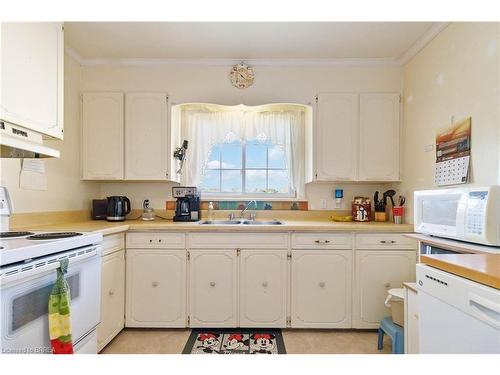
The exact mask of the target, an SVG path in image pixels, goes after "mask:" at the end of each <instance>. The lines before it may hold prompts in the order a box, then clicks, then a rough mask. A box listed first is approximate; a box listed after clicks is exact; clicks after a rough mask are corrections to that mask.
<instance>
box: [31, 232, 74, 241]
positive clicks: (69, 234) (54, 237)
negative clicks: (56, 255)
mask: <svg viewBox="0 0 500 375" xmlns="http://www.w3.org/2000/svg"><path fill="white" fill-rule="evenodd" d="M82 234H83V233H78V232H54V233H39V234H34V235H33V236H29V237H26V238H27V239H28V240H57V239H59V238H68V237H76V236H81V235H82Z"/></svg>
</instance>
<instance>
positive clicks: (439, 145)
mask: <svg viewBox="0 0 500 375" xmlns="http://www.w3.org/2000/svg"><path fill="white" fill-rule="evenodd" d="M470 148H471V118H470V117H469V118H468V119H466V120H465V121H462V122H460V123H458V124H453V125H452V126H451V127H449V128H447V129H445V130H442V131H440V132H439V133H438V134H437V135H436V170H435V175H434V182H435V184H436V185H438V186H445V185H455V184H465V183H467V182H468V180H469V169H470Z"/></svg>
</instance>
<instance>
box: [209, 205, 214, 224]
mask: <svg viewBox="0 0 500 375" xmlns="http://www.w3.org/2000/svg"><path fill="white" fill-rule="evenodd" d="M213 219H214V203H213V202H209V203H208V220H210V221H212V220H213Z"/></svg>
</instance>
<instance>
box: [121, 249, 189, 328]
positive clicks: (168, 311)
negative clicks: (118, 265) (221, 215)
mask: <svg viewBox="0 0 500 375" xmlns="http://www.w3.org/2000/svg"><path fill="white" fill-rule="evenodd" d="M125 324H126V326H127V327H185V325H186V251H185V250H156V249H155V250H152V249H134V250H127V301H126V319H125Z"/></svg>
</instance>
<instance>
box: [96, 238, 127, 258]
mask: <svg viewBox="0 0 500 375" xmlns="http://www.w3.org/2000/svg"><path fill="white" fill-rule="evenodd" d="M101 245H102V256H105V255H108V254H111V253H114V252H115V251H118V250H122V249H124V248H125V233H117V234H109V235H107V236H104V238H103V240H102V244H101Z"/></svg>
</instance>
